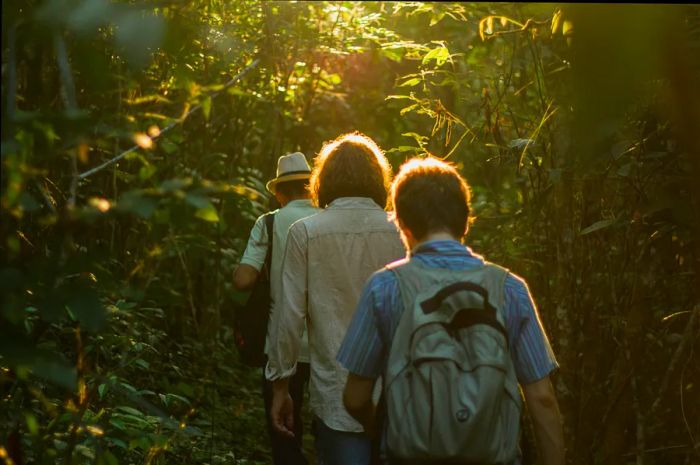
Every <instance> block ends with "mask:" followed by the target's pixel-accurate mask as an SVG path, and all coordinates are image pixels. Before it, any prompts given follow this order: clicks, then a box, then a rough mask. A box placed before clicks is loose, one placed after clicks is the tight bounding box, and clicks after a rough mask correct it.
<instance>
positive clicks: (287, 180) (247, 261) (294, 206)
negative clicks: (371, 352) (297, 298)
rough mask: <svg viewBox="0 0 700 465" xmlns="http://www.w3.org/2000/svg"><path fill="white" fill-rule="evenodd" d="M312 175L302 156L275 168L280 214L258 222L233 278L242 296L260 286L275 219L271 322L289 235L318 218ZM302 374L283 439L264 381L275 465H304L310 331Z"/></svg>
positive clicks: (273, 187)
mask: <svg viewBox="0 0 700 465" xmlns="http://www.w3.org/2000/svg"><path fill="white" fill-rule="evenodd" d="M310 175H311V169H310V168H309V164H308V163H307V161H306V158H305V157H304V155H303V154H302V153H299V152H296V153H292V154H288V155H284V156H282V157H280V158H279V160H278V162H277V176H276V177H275V178H274V179H272V180H271V181H270V182H268V183H267V189H268V190H269V191H270V192H271V193H272V194H274V196H275V198H276V199H277V201H278V202H279V203H280V205H281V208H280V209H279V210H276V211H274V212H270V213H267V214H265V215H262V216H260V217H259V218H258V219H257V221H256V222H255V225H254V226H253V229H252V231H251V233H250V238H249V239H248V245H247V247H246V249H245V252H244V253H243V257H242V258H241V262H240V264H239V265H238V267H237V268H236V270H235V271H234V273H233V284H234V286H235V287H236V288H237V289H239V290H245V289H250V288H252V287H253V285H254V284H255V283H256V281H257V280H258V278H259V276H260V273H261V270H262V268H263V264H264V262H265V257H266V255H267V251H268V247H269V246H270V241H269V238H268V237H267V229H266V227H265V217H266V216H267V215H270V214H274V215H275V216H274V223H273V234H272V236H273V237H272V257H271V263H270V297H271V308H270V321H273V315H274V313H275V305H276V303H278V302H279V298H280V297H279V295H280V277H281V270H282V258H283V255H284V250H285V248H286V242H287V231H288V229H289V226H290V225H291V224H292V223H294V222H295V221H297V220H299V219H301V218H305V217H307V216H309V215H313V214H315V213H316V212H317V211H318V209H317V208H315V207H313V206H312V204H311V200H310V199H309V191H308V189H307V183H308V181H309V177H310ZM270 326H271V325H270V324H268V331H267V338H266V340H265V353H266V354H267V353H268V350H269V347H270V345H271V343H272V342H273V341H271V339H270V337H271V334H270V333H271V331H270ZM299 361H300V364H299V369H298V370H297V372H296V374H295V375H294V376H293V377H292V379H291V380H290V394H291V395H292V398H293V399H294V404H295V409H294V420H295V427H294V433H295V437H294V438H290V437H288V436H285V435H282V434H280V433H278V432H277V431H275V430H274V429H273V428H272V424H271V421H270V407H271V403H272V383H271V382H270V381H267V380H266V379H265V375H264V369H263V377H262V393H263V400H264V404H265V414H266V415H265V416H266V422H267V427H268V433H269V435H270V441H271V444H272V457H273V460H274V463H275V465H282V464H284V465H287V464H289V465H306V464H307V463H308V461H307V460H306V458H305V457H304V454H303V449H302V444H301V438H302V434H303V428H302V421H301V405H302V401H303V397H304V386H305V384H307V383H308V380H309V354H308V340H307V337H306V331H304V336H303V337H302V340H301V345H300V355H299Z"/></svg>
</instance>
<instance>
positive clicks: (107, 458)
mask: <svg viewBox="0 0 700 465" xmlns="http://www.w3.org/2000/svg"><path fill="white" fill-rule="evenodd" d="M117 441H119V440H118V439H117ZM120 442H122V441H120ZM125 446H126V444H125ZM124 448H126V447H124ZM97 463H98V464H100V465H119V461H118V460H117V458H116V457H115V456H114V454H112V453H111V452H110V451H108V450H106V451H104V452H103V453H102V455H100V458H99V459H98V462H97Z"/></svg>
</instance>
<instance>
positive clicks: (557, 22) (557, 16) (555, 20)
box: [552, 10, 561, 35]
mask: <svg viewBox="0 0 700 465" xmlns="http://www.w3.org/2000/svg"><path fill="white" fill-rule="evenodd" d="M560 26H561V10H557V11H555V12H554V16H552V35H554V34H556V33H557V32H559V27H560Z"/></svg>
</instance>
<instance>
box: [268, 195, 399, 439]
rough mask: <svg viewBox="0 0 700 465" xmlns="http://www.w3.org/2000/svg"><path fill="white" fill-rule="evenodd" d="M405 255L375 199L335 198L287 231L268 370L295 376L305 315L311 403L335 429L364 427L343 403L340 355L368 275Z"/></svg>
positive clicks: (273, 376)
mask: <svg viewBox="0 0 700 465" xmlns="http://www.w3.org/2000/svg"><path fill="white" fill-rule="evenodd" d="M405 254H406V252H405V249H404V246H403V244H402V243H401V240H400V238H399V233H398V230H397V228H396V226H395V225H394V223H393V222H391V221H390V220H389V218H388V216H387V213H386V212H385V211H384V210H383V209H382V208H381V207H379V206H378V205H377V204H376V203H375V202H374V201H373V200H372V199H370V198H365V197H343V198H339V199H336V200H334V201H333V202H331V204H330V205H329V206H328V207H327V208H326V209H325V210H323V211H321V212H320V213H317V214H316V215H314V216H311V217H308V218H304V219H302V220H299V221H297V222H296V223H294V224H293V225H292V226H291V227H290V229H289V233H288V236H287V249H286V251H285V256H284V262H283V264H282V288H281V293H280V297H279V300H278V302H277V303H276V305H275V312H274V314H273V321H272V322H271V324H272V337H271V341H272V344H271V346H270V350H269V352H268V356H269V362H268V364H267V368H266V375H267V378H268V379H270V380H276V379H280V378H287V377H289V376H291V375H293V374H294V371H295V369H296V362H297V359H298V356H299V350H300V346H301V337H302V333H303V331H304V320H305V319H306V322H307V325H308V334H309V348H310V362H311V379H310V386H309V390H310V394H311V398H310V405H311V409H312V410H313V412H314V413H315V414H316V415H317V416H318V417H319V418H321V420H323V422H324V423H325V424H326V425H327V426H328V427H329V428H332V429H335V430H338V431H352V432H360V431H362V426H361V425H360V424H359V423H358V422H357V421H356V420H355V419H354V418H352V417H351V416H350V415H349V414H348V413H347V412H346V410H345V408H344V406H343V388H344V387H345V381H346V379H347V375H348V372H347V370H346V369H345V368H343V367H342V366H341V365H340V364H339V363H338V362H336V360H335V357H336V354H337V352H338V348H339V347H340V344H341V342H342V341H343V338H344V336H345V332H346V330H347V328H348V326H349V325H350V320H351V319H352V316H353V313H354V311H355V306H356V305H357V302H358V300H359V298H360V294H361V292H362V287H363V286H364V284H365V282H366V281H367V279H368V278H369V277H370V275H371V274H372V273H373V272H375V271H377V270H378V269H380V268H382V267H383V266H385V265H386V264H388V263H390V262H392V261H394V260H397V259H399V258H402V257H404V256H405Z"/></svg>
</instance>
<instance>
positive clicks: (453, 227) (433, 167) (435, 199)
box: [391, 157, 471, 239]
mask: <svg viewBox="0 0 700 465" xmlns="http://www.w3.org/2000/svg"><path fill="white" fill-rule="evenodd" d="M391 201H392V203H393V205H394V208H395V214H396V217H397V218H398V219H399V221H400V222H401V224H402V225H403V226H404V227H405V228H408V229H409V230H410V231H411V233H412V234H413V235H414V236H415V237H416V238H417V239H423V238H425V237H426V236H427V235H428V234H431V233H435V232H439V231H447V232H449V233H450V234H452V235H453V236H454V237H456V238H462V237H463V236H464V235H465V234H466V233H467V228H468V226H469V221H470V213H471V209H470V206H469V203H470V201H471V192H470V190H469V185H468V184H467V181H466V180H465V179H464V178H463V177H462V176H460V174H459V173H458V172H457V169H456V168H455V167H454V166H453V165H452V164H450V163H447V162H445V161H443V160H440V159H437V158H433V157H427V158H412V159H411V160H409V161H407V162H406V163H404V164H403V165H401V168H400V170H399V174H397V175H396V179H395V180H394V183H393V184H392V186H391Z"/></svg>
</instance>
